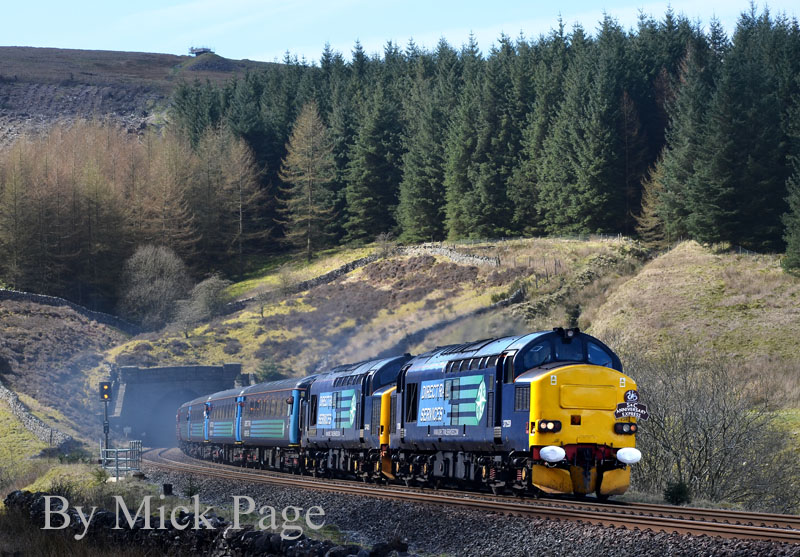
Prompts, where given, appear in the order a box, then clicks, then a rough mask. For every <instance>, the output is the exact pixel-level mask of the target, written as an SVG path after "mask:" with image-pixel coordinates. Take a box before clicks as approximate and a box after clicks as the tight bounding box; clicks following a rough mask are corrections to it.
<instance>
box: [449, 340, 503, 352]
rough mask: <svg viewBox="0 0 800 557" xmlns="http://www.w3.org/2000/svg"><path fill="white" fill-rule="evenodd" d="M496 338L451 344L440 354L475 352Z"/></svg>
mask: <svg viewBox="0 0 800 557" xmlns="http://www.w3.org/2000/svg"><path fill="white" fill-rule="evenodd" d="M493 340H494V339H492V338H485V339H482V340H475V341H472V342H465V343H464V344H453V345H451V346H447V347H445V349H444V350H442V351H441V352H440V354H442V355H445V354H458V353H459V352H475V351H477V350H480V349H481V348H483V347H484V346H486V345H487V344H489V343H490V342H492V341H493Z"/></svg>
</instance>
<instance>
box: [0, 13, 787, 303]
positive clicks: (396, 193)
mask: <svg viewBox="0 0 800 557" xmlns="http://www.w3.org/2000/svg"><path fill="white" fill-rule="evenodd" d="M481 46H484V45H481ZM388 234H390V235H391V236H392V237H393V238H396V239H397V240H398V241H400V242H406V243H413V242H422V241H432V240H433V241H440V240H459V239H469V238H500V237H513V236H534V235H557V236H565V235H567V236H568V235H585V234H622V235H627V236H633V237H638V238H640V239H641V240H642V241H643V242H644V243H646V244H647V245H649V246H651V247H653V248H656V249H658V248H664V247H668V246H669V245H671V244H674V243H675V242H676V241H678V240H680V239H689V238H691V239H696V240H698V241H700V242H707V243H718V242H726V243H729V244H731V245H734V246H741V247H743V248H746V249H749V250H753V251H757V252H785V253H786V257H785V258H784V266H786V267H787V269H791V268H793V267H798V266H800V27H798V22H797V20H795V19H788V18H786V17H784V16H780V15H777V16H776V15H774V14H771V13H769V12H768V11H761V12H759V11H757V10H756V9H755V8H754V7H752V8H750V9H749V10H747V11H745V12H744V13H742V15H741V16H740V18H739V20H738V23H737V25H736V27H735V29H723V28H722V27H721V25H720V24H719V23H718V22H716V21H713V20H712V21H710V22H696V21H690V20H688V19H686V18H684V17H682V16H678V15H675V14H674V13H673V12H672V11H668V12H667V13H666V14H664V15H663V16H661V17H659V18H654V17H651V16H645V15H642V16H640V19H639V22H638V25H637V26H635V28H632V29H624V28H622V27H621V26H620V25H619V24H618V23H617V22H616V21H615V20H614V19H613V18H610V17H606V18H605V19H603V20H602V21H600V22H598V24H597V26H596V28H595V29H584V28H581V27H574V28H566V27H565V26H564V25H562V24H561V23H560V22H554V27H553V29H552V30H551V31H550V32H549V33H548V34H546V35H543V36H539V37H533V38H531V37H524V36H520V37H519V38H514V37H509V36H501V37H499V38H498V39H497V41H496V42H495V43H494V45H492V46H491V47H490V48H487V49H486V50H481V48H479V45H478V44H477V43H476V41H475V40H474V39H472V38H465V43H464V44H463V45H461V46H454V45H451V44H448V43H447V42H445V41H444V40H442V41H440V42H439V43H438V44H437V45H436V47H435V48H432V49H427V48H422V47H418V46H417V45H415V44H414V42H413V41H412V42H409V43H408V44H406V45H398V44H394V43H387V44H386V45H385V48H384V50H383V52H381V53H376V54H373V53H368V52H365V50H364V49H363V48H362V46H361V45H360V44H359V43H358V42H356V43H355V45H354V47H353V49H352V52H349V53H341V52H336V51H333V50H332V49H331V48H330V47H327V46H326V47H325V49H324V50H323V51H322V54H321V57H320V59H319V61H318V62H314V63H308V62H306V61H305V60H299V59H297V58H296V57H294V56H292V55H291V54H288V53H287V55H286V57H285V59H284V60H283V63H280V64H277V63H276V64H271V65H270V66H269V67H268V69H266V70H265V71H263V72H260V73H249V74H247V75H246V76H244V77H242V78H238V79H234V80H231V81H229V82H227V83H225V84H221V85H218V84H212V83H210V82H206V83H202V82H194V83H184V84H182V85H180V86H178V87H177V89H176V90H175V92H174V95H173V97H172V100H171V107H170V110H169V118H168V123H167V124H166V125H165V126H164V127H163V128H162V129H159V130H157V131H156V130H150V131H148V132H146V133H144V134H143V135H136V134H130V133H126V131H125V130H119V129H117V128H116V127H114V126H113V125H109V124H103V123H84V124H79V125H72V126H69V127H67V126H65V127H58V128H55V129H53V130H52V131H51V132H50V133H48V134H46V135H43V136H36V137H31V138H28V139H25V140H20V141H17V142H16V143H15V144H14V145H13V146H12V147H10V148H8V149H6V150H4V151H2V152H0V282H1V283H3V284H5V285H6V286H9V287H14V288H17V289H21V290H31V291H37V292H44V293H49V294H54V295H60V296H65V297H67V298H69V299H72V300H75V301H77V302H79V303H83V304H86V305H89V306H91V307H95V308H98V309H113V308H114V305H115V304H116V301H117V298H118V296H119V293H118V291H117V286H118V284H119V278H120V273H121V271H122V269H123V267H124V262H125V261H126V260H127V259H128V258H130V256H131V255H132V254H133V253H134V251H135V250H136V248H137V247H138V246H141V245H145V244H155V245H163V246H166V247H169V248H171V249H172V250H174V251H175V253H177V254H178V255H179V256H180V257H181V258H182V259H183V260H184V261H185V262H186V264H187V266H188V267H189V269H191V271H192V272H193V273H194V274H195V275H196V276H197V277H202V276H205V275H207V274H208V273H211V272H217V273H219V274H221V275H222V276H225V277H228V278H235V277H240V276H242V275H243V274H244V273H246V272H247V271H248V269H249V268H250V267H251V266H253V265H257V263H258V261H259V258H261V257H263V256H265V255H274V254H278V253H282V252H287V251H292V252H295V251H296V252H298V253H299V252H302V253H304V254H306V255H307V256H308V258H311V257H313V255H314V253H315V252H317V251H318V250H320V249H324V248H326V247H331V246H336V245H341V244H358V243H368V242H372V241H374V240H375V239H376V237H378V236H381V235H382V236H384V237H385V236H386V235H388Z"/></svg>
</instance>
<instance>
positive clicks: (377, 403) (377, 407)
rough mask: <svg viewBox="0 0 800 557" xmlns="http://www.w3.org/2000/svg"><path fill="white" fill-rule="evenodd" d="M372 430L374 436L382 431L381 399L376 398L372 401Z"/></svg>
mask: <svg viewBox="0 0 800 557" xmlns="http://www.w3.org/2000/svg"><path fill="white" fill-rule="evenodd" d="M370 429H372V434H373V435H375V434H377V433H379V432H380V429H381V397H375V398H373V399H372V425H370Z"/></svg>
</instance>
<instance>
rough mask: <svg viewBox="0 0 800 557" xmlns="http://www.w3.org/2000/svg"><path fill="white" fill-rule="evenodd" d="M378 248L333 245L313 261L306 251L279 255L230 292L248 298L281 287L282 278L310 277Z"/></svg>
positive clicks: (262, 265)
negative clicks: (352, 247)
mask: <svg viewBox="0 0 800 557" xmlns="http://www.w3.org/2000/svg"><path fill="white" fill-rule="evenodd" d="M374 250H375V248H374V247H372V246H367V247H363V248H357V249H347V248H331V249H328V250H324V251H321V252H319V253H317V254H316V256H315V257H314V259H313V260H312V261H311V262H310V263H309V262H308V261H306V259H305V257H304V256H302V254H296V255H286V254H283V255H277V256H274V257H271V258H268V259H267V260H265V261H264V262H263V263H262V264H260V265H258V267H257V269H255V270H253V271H251V272H250V273H248V276H247V278H245V280H242V281H240V282H236V283H234V284H232V285H231V286H229V287H228V290H227V293H228V295H230V296H231V297H232V298H244V297H247V296H252V295H254V294H255V293H256V292H258V291H260V290H273V289H275V288H278V287H279V286H280V284H281V281H282V280H287V281H288V282H289V283H292V284H293V283H298V282H302V281H305V280H309V279H312V278H315V277H318V276H321V275H324V274H325V273H328V272H330V271H333V270H334V269H337V268H339V267H341V266H342V265H345V264H347V263H350V262H351V261H355V260H357V259H361V258H362V257H366V256H368V255H370V254H371V253H372V252H373V251H374ZM281 273H283V274H284V275H283V276H282V275H281Z"/></svg>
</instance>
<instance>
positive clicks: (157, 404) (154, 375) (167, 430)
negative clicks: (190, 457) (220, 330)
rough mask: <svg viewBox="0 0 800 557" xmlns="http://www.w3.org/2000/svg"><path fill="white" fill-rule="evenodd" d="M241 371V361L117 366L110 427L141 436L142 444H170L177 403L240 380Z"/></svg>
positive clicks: (139, 437) (113, 378) (169, 445)
mask: <svg viewBox="0 0 800 557" xmlns="http://www.w3.org/2000/svg"><path fill="white" fill-rule="evenodd" d="M241 371H242V366H241V364H224V365H221V366H177V367H152V368H139V367H133V366H130V367H129V366H126V367H120V368H117V369H116V370H115V371H113V372H112V397H113V401H112V407H113V411H112V408H109V413H110V417H109V421H110V423H111V427H112V428H113V429H114V432H115V433H116V434H117V436H118V437H120V438H123V437H124V436H125V431H126V430H127V431H128V432H129V433H128V435H127V437H128V438H129V439H141V440H142V442H143V444H144V446H146V447H173V446H175V444H176V439H175V414H176V412H177V410H178V407H179V406H180V405H181V404H183V403H184V402H186V401H188V400H192V399H193V398H197V397H199V396H205V395H210V394H211V393H215V392H217V391H223V390H225V389H231V388H233V387H234V386H235V385H236V384H237V383H238V384H241V381H242V379H243V378H242V376H241ZM128 428H129V429H128Z"/></svg>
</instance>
